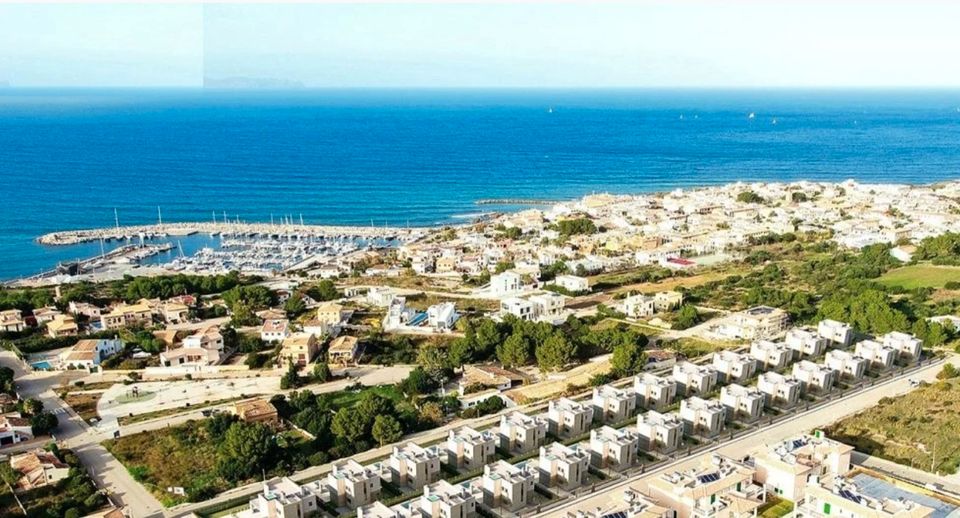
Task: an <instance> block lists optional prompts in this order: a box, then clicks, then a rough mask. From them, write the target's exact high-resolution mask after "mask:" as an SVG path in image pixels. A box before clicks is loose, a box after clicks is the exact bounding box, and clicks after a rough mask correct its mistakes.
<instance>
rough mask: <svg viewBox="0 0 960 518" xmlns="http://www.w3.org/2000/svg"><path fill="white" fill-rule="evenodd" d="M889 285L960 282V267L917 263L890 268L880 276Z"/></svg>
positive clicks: (939, 285)
mask: <svg viewBox="0 0 960 518" xmlns="http://www.w3.org/2000/svg"><path fill="white" fill-rule="evenodd" d="M879 280H880V282H881V283H883V284H886V285H887V286H899V287H901V288H905V289H908V290H912V289H914V288H942V287H943V286H944V285H945V284H946V283H948V282H960V267H956V266H936V265H932V264H915V265H912V266H904V267H903V268H897V269H895V270H890V271H889V272H887V273H885V274H884V275H883V276H882V277H880V279H879Z"/></svg>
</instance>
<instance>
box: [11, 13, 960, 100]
mask: <svg viewBox="0 0 960 518" xmlns="http://www.w3.org/2000/svg"><path fill="white" fill-rule="evenodd" d="M958 19H960V2H955V1H954V2H950V1H934V0H886V1H884V0H878V1H873V2H867V1H863V0H836V1H827V0H806V1H794V0H763V1H761V0H713V1H694V0H635V1H632V2H563V3H551V2H542V1H540V2H499V3H492V4H489V3H488V4H484V5H479V4H466V3H456V4H449V3H448V4H443V3H403V2H389V3H374V4H330V3H324V4H304V3H298V4H281V5H277V4H225V3H211V4H197V3H176V4H159V5H158V4H88V5H84V4H35V5H27V4H23V5H18V4H0V84H3V83H4V82H6V83H8V84H10V85H11V86H52V87H58V86H188V87H189V86H195V87H196V86H202V85H203V84H204V81H205V80H207V81H211V82H212V81H222V80H230V79H233V78H244V79H252V80H258V81H266V82H267V83H269V82H270V81H274V80H279V81H284V82H296V83H299V84H302V85H304V86H308V87H561V88H564V87H571V88H584V87H838V88H843V87H907V86H913V87H958V86H960V66H957V65H956V59H957V56H960V37H957V36H956V32H957V29H956V20H958Z"/></svg>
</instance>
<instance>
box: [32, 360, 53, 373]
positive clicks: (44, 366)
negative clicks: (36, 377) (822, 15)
mask: <svg viewBox="0 0 960 518" xmlns="http://www.w3.org/2000/svg"><path fill="white" fill-rule="evenodd" d="M30 366H31V367H33V368H34V369H36V370H38V371H49V370H53V365H50V362H48V361H47V360H43V361H40V362H33V363H31V364H30Z"/></svg>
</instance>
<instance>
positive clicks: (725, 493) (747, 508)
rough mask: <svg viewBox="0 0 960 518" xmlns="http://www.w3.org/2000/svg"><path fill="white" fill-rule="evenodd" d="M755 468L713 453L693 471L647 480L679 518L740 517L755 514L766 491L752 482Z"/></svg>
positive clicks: (654, 493) (653, 493) (655, 495)
mask: <svg viewBox="0 0 960 518" xmlns="http://www.w3.org/2000/svg"><path fill="white" fill-rule="evenodd" d="M753 475H754V469H753V468H751V467H749V466H747V465H745V464H742V463H740V462H737V461H735V460H733V459H730V458H727V457H722V456H720V455H713V456H712V457H711V458H710V459H709V460H708V461H707V462H705V463H704V464H703V465H702V466H700V467H698V468H695V469H693V470H690V471H684V472H670V473H665V474H663V475H660V476H658V477H655V478H654V479H653V480H651V481H650V482H649V484H648V488H649V492H650V496H651V497H652V498H653V499H654V500H655V501H656V502H657V503H658V504H660V505H662V506H664V507H667V508H670V509H673V510H675V511H676V517H677V518H692V517H696V518H721V517H728V518H740V517H747V516H754V515H755V511H756V509H757V508H758V507H760V505H762V504H763V502H765V501H766V491H764V489H763V487H761V486H758V485H756V484H754V483H753Z"/></svg>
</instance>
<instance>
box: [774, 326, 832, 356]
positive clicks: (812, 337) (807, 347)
mask: <svg viewBox="0 0 960 518" xmlns="http://www.w3.org/2000/svg"><path fill="white" fill-rule="evenodd" d="M783 341H784V343H786V344H787V347H789V348H790V350H791V351H793V356H794V358H802V357H808V358H812V357H817V356H820V355H821V354H823V353H824V352H826V350H827V344H828V343H829V340H828V339H826V338H824V337H822V336H820V334H819V333H818V332H817V330H816V329H813V328H810V327H794V328H792V329H790V330H789V331H787V334H786V336H785V337H784V339H783Z"/></svg>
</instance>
